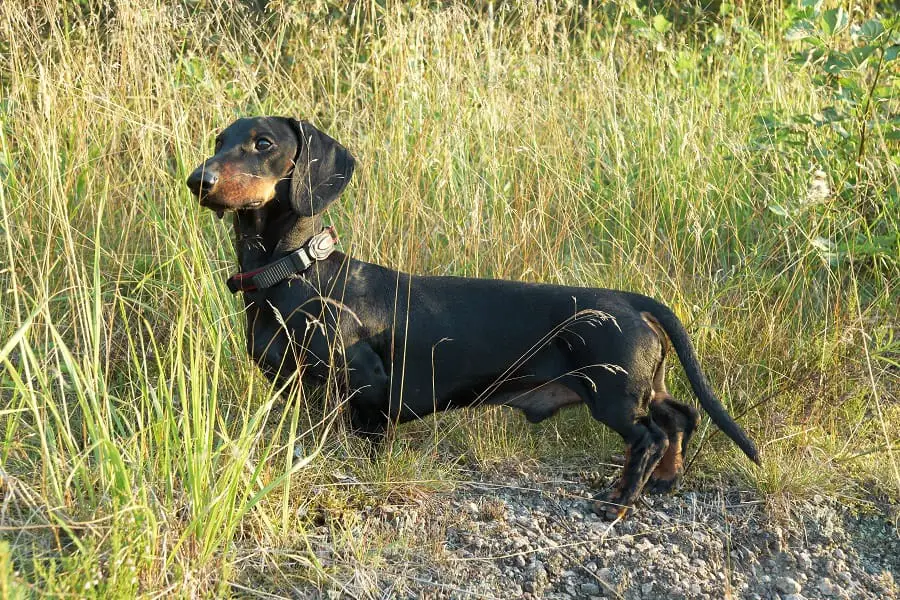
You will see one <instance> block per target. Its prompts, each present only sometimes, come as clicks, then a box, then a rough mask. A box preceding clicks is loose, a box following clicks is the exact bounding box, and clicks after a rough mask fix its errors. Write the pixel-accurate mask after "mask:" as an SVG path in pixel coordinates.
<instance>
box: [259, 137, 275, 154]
mask: <svg viewBox="0 0 900 600" xmlns="http://www.w3.org/2000/svg"><path fill="white" fill-rule="evenodd" d="M272 145H273V144H272V142H271V141H269V140H267V139H266V138H259V139H258V140H256V149H257V150H259V151H260V152H263V151H264V150H268V149H269V148H271V147H272Z"/></svg>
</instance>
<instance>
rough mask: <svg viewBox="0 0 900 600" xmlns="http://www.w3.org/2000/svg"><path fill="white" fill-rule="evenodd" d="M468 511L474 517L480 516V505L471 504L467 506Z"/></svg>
mask: <svg viewBox="0 0 900 600" xmlns="http://www.w3.org/2000/svg"><path fill="white" fill-rule="evenodd" d="M466 510H468V511H469V512H470V513H471V514H473V515H477V514H478V505H477V504H475V503H474V502H469V503H468V504H467V505H466Z"/></svg>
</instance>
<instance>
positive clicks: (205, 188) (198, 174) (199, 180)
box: [187, 167, 219, 196]
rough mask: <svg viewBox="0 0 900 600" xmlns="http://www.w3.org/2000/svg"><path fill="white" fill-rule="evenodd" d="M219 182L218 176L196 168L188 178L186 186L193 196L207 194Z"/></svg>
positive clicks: (204, 168) (203, 168) (212, 172)
mask: <svg viewBox="0 0 900 600" xmlns="http://www.w3.org/2000/svg"><path fill="white" fill-rule="evenodd" d="M218 181H219V175H218V174H217V173H215V172H214V171H211V170H209V169H207V168H206V167H198V168H197V169H195V170H194V172H193V173H191V176H190V177H188V180H187V186H188V187H189V188H190V190H191V192H192V193H193V194H194V195H195V196H199V195H200V194H208V193H209V192H210V191H211V190H212V189H213V188H214V187H216V182H218Z"/></svg>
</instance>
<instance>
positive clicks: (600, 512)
mask: <svg viewBox="0 0 900 600" xmlns="http://www.w3.org/2000/svg"><path fill="white" fill-rule="evenodd" d="M591 508H592V509H593V510H594V514H596V515H597V516H599V517H600V518H602V519H606V520H607V521H615V520H617V519H618V520H624V519H627V518H628V517H629V515H631V513H632V512H633V511H634V507H633V506H627V505H624V504H622V503H621V502H620V501H619V496H618V494H616V493H615V492H613V493H612V494H607V495H605V496H597V497H595V498H594V502H593V504H592V505H591Z"/></svg>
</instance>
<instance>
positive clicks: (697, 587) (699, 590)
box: [691, 581, 703, 596]
mask: <svg viewBox="0 0 900 600" xmlns="http://www.w3.org/2000/svg"><path fill="white" fill-rule="evenodd" d="M701 593H703V588H701V587H700V584H699V583H697V582H696V581H695V582H694V583H692V584H691V594H693V595H694V596H699V595H700V594H701Z"/></svg>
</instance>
